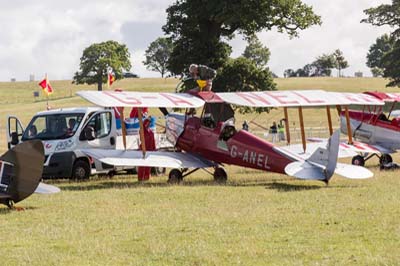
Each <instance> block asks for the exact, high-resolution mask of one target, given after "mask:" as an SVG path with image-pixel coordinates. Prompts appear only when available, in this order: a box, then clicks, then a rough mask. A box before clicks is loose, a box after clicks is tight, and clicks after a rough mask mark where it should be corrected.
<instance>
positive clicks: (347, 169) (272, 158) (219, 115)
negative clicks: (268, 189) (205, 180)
mask: <svg viewBox="0 0 400 266" xmlns="http://www.w3.org/2000/svg"><path fill="white" fill-rule="evenodd" d="M77 94H78V95H79V96H81V97H83V98H84V99H86V100H88V101H90V102H92V103H94V104H95V105H98V106H103V107H110V108H111V107H137V108H143V107H153V108H154V107H156V108H160V107H162V108H186V113H185V114H178V113H171V114H169V115H168V118H167V123H166V134H167V137H168V139H169V140H170V141H171V142H172V143H173V145H174V147H175V150H174V151H171V152H169V151H152V152H146V151H145V150H144V149H143V151H134V150H101V149H85V150H83V152H84V153H86V154H87V155H88V156H90V157H92V158H94V159H97V160H100V161H101V162H103V163H106V164H110V165H117V166H152V167H168V168H173V170H171V172H170V173H169V181H170V182H179V181H181V180H182V178H183V177H185V176H187V175H189V174H191V173H193V172H194V171H196V170H198V169H203V168H208V167H212V168H214V172H213V176H214V179H215V180H217V181H225V180H226V179H227V173H226V172H225V170H224V169H223V167H222V166H223V165H224V164H232V165H238V166H243V167H249V168H254V169H259V170H264V171H269V172H275V173H280V174H287V175H290V176H293V177H296V178H300V179H311V180H321V181H324V182H326V183H328V182H329V180H330V178H331V177H332V175H333V174H334V173H337V174H339V175H342V176H344V177H347V178H356V179H361V178H368V177H371V176H372V173H371V172H370V171H369V170H367V169H365V168H362V167H360V166H354V165H347V164H341V163H337V156H338V149H339V135H340V133H339V132H335V133H334V134H332V137H331V138H330V140H329V141H328V143H327V145H326V146H325V147H316V146H314V149H313V151H309V150H306V149H307V146H306V143H305V132H304V121H303V108H304V107H326V110H327V116H328V125H329V129H330V132H331V133H333V130H332V122H331V115H330V106H337V107H338V106H343V107H344V108H345V110H348V109H347V108H348V106H349V105H365V104H370V105H374V104H378V105H380V104H381V103H380V101H377V100H376V99H375V98H374V97H372V96H369V95H365V94H353V93H334V92H325V91H321V90H308V91H264V92H236V93H213V92H198V93H193V95H192V94H188V93H177V94H174V93H145V92H131V91H103V92H98V91H80V92H78V93H77ZM231 104H232V105H238V106H249V107H282V108H284V113H285V119H286V133H287V140H288V142H290V135H289V117H288V115H287V114H288V112H287V108H297V109H298V113H299V118H300V126H301V134H302V147H303V150H302V151H301V152H293V151H291V149H290V146H287V147H277V146H275V145H274V144H272V143H269V142H267V141H265V140H263V139H261V138H259V137H257V136H255V135H252V134H251V133H249V132H247V131H245V130H236V128H235V126H234V111H233V109H232V107H231ZM201 106H204V108H203V110H202V112H201V115H200V116H199V117H197V116H195V115H194V112H193V108H199V107H201ZM140 113H141V112H140V111H139V114H140ZM139 121H140V122H141V121H142V118H141V117H139ZM140 127H141V130H140V133H141V134H140V135H141V139H142V140H143V137H142V132H143V125H142V123H141V125H140ZM142 143H143V141H142ZM189 168H192V169H193V170H190V171H189V170H188V169H189Z"/></svg>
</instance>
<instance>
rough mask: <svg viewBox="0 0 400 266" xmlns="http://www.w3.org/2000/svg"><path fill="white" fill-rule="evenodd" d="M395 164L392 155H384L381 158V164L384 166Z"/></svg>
mask: <svg viewBox="0 0 400 266" xmlns="http://www.w3.org/2000/svg"><path fill="white" fill-rule="evenodd" d="M391 162H393V158H392V156H390V154H382V156H381V158H379V164H380V165H381V166H384V165H385V164H388V163H391Z"/></svg>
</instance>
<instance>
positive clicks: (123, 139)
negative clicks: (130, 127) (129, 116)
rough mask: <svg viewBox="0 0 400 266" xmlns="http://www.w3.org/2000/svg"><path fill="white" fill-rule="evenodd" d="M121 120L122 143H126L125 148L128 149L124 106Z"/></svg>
mask: <svg viewBox="0 0 400 266" xmlns="http://www.w3.org/2000/svg"><path fill="white" fill-rule="evenodd" d="M119 120H121V129H122V143H123V144H124V150H126V126H125V118H124V107H122V110H121V114H120V117H119Z"/></svg>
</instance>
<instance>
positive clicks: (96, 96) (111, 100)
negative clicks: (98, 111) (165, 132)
mask: <svg viewBox="0 0 400 266" xmlns="http://www.w3.org/2000/svg"><path fill="white" fill-rule="evenodd" d="M77 95H79V96H81V97H82V98H84V99H86V100H88V101H89V102H91V103H93V104H95V105H98V106H102V107H165V108H198V107H201V106H203V105H204V101H203V100H202V99H199V98H198V97H195V96H193V95H190V94H186V93H162V92H159V93H158V92H157V93H156V92H134V91H79V92H77Z"/></svg>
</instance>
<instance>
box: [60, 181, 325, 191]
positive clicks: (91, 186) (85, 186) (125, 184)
mask: <svg viewBox="0 0 400 266" xmlns="http://www.w3.org/2000/svg"><path fill="white" fill-rule="evenodd" d="M276 181H282V182H283V181H286V182H287V180H284V179H282V180H276V179H275V180H273V181H268V180H249V181H248V182H246V181H228V182H227V183H218V182H215V181H214V180H212V179H211V180H185V181H183V182H182V183H180V184H169V183H168V182H167V181H164V180H163V181H159V182H154V181H151V182H137V181H125V180H124V181H122V180H106V181H101V180H97V181H92V182H90V183H89V182H76V183H72V182H71V183H68V184H63V185H61V186H60V188H61V190H64V191H89V190H101V189H135V188H154V187H157V188H168V187H204V186H210V187H219V186H221V187H266V188H270V189H279V190H281V191H296V190H306V189H317V188H321V187H324V186H317V185H294V184H293V185H292V184H286V183H277V182H276Z"/></svg>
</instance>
